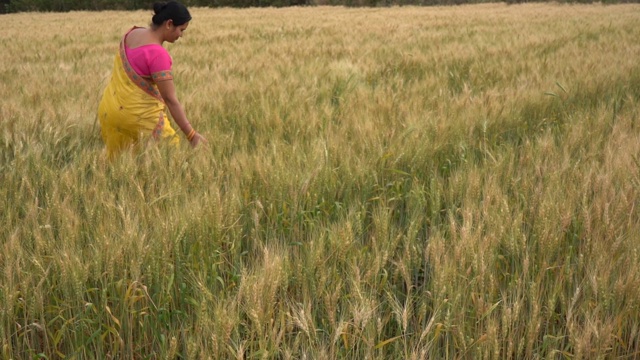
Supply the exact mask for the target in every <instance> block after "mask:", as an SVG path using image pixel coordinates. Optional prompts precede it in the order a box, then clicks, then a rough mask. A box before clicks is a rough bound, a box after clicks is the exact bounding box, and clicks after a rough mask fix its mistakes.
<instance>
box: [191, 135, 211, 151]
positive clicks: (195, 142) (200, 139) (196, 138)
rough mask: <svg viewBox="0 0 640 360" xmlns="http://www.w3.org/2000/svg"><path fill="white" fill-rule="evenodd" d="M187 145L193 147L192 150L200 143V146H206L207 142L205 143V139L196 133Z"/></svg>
mask: <svg viewBox="0 0 640 360" xmlns="http://www.w3.org/2000/svg"><path fill="white" fill-rule="evenodd" d="M189 143H190V144H191V147H194V148H195V147H196V146H198V145H199V144H200V143H202V144H204V145H206V144H208V143H209V142H208V141H207V139H205V138H204V136H202V135H200V133H198V132H197V133H196V134H195V135H194V136H193V139H191V141H189Z"/></svg>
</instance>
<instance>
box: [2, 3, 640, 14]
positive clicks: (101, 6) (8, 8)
mask: <svg viewBox="0 0 640 360" xmlns="http://www.w3.org/2000/svg"><path fill="white" fill-rule="evenodd" d="M496 1H500V0H183V1H181V2H182V3H184V4H185V5H187V6H199V7H238V8H244V7H286V6H316V5H335V6H353V7H375V6H394V5H400V6H401V5H422V6H429V5H460V4H471V3H483V2H496ZM502 1H504V2H507V3H511V4H514V3H523V2H529V0H502ZM154 2H155V1H149V0H0V4H1V6H0V13H14V12H24V11H55V12H66V11H74V10H90V11H100V10H138V9H151V8H152V4H153V3H154ZM559 2H571V3H592V2H599V3H610V4H613V3H631V2H633V3H637V2H640V0H600V1H594V0H559Z"/></svg>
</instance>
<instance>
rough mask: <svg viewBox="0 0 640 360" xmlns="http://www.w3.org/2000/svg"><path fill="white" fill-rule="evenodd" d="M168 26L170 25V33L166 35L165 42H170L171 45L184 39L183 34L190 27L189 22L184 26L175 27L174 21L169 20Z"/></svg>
mask: <svg viewBox="0 0 640 360" xmlns="http://www.w3.org/2000/svg"><path fill="white" fill-rule="evenodd" d="M167 23H168V24H167V25H168V31H167V33H166V36H165V40H166V41H168V42H170V43H174V42H176V40H178V39H179V38H181V37H182V34H183V33H184V31H185V30H187V27H189V22H186V23H184V24H182V25H178V26H176V25H173V21H171V20H169V21H167Z"/></svg>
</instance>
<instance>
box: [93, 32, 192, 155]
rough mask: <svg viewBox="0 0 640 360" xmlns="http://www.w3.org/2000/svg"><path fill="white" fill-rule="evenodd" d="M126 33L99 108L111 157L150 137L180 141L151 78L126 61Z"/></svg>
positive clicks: (171, 141) (105, 140)
mask: <svg viewBox="0 0 640 360" xmlns="http://www.w3.org/2000/svg"><path fill="white" fill-rule="evenodd" d="M133 29H135V27H134V28H133ZM133 29H131V30H133ZM131 30H130V31H131ZM130 31H129V32H130ZM129 32H127V34H125V35H124V37H123V38H122V41H121V42H120V49H119V51H118V54H116V56H115V60H114V64H113V74H112V75H111V80H110V81H109V84H108V85H107V88H106V89H105V91H104V93H103V95H102V100H101V101H100V105H99V107H98V118H99V119H100V127H101V133H102V139H103V141H104V143H105V145H106V147H107V154H108V155H109V157H110V158H112V157H113V156H114V155H116V154H118V153H120V152H121V151H122V150H124V149H126V148H130V147H132V146H134V145H136V144H138V143H139V142H140V140H142V139H144V138H147V137H148V136H149V135H151V138H153V139H155V140H165V139H166V140H168V141H169V142H170V143H171V144H173V145H177V144H178V142H179V141H180V140H179V137H178V136H176V132H175V131H174V130H173V128H171V124H170V123H169V120H168V118H167V115H166V114H165V108H166V106H165V103H164V100H163V99H162V96H161V95H160V92H159V91H158V87H157V85H156V83H155V81H154V79H152V78H151V77H145V76H140V75H138V74H137V73H136V72H135V71H134V70H133V68H132V67H131V64H130V63H129V60H128V59H127V54H126V52H125V39H126V38H127V35H128V34H129ZM154 75H155V74H154ZM167 76H171V74H170V73H168V74H167ZM154 77H155V76H154Z"/></svg>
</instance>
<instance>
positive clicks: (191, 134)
mask: <svg viewBox="0 0 640 360" xmlns="http://www.w3.org/2000/svg"><path fill="white" fill-rule="evenodd" d="M194 136H196V129H194V128H191V131H190V132H189V135H187V140H189V141H191V140H192V139H193V137H194Z"/></svg>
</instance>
